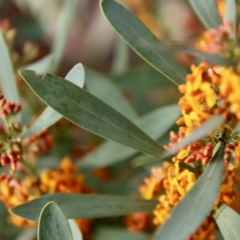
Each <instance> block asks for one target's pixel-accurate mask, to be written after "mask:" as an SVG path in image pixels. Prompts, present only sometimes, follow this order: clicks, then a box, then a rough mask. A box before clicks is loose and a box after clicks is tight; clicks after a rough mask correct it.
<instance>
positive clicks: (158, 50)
mask: <svg viewBox="0 0 240 240" xmlns="http://www.w3.org/2000/svg"><path fill="white" fill-rule="evenodd" d="M101 7H102V11H103V13H104V15H105V16H106V18H107V19H108V21H109V22H110V23H111V24H112V25H113V27H114V28H115V29H116V31H117V32H118V33H119V34H120V36H121V37H122V38H123V39H124V40H125V41H126V42H127V43H128V44H129V46H130V47H131V48H132V49H133V50H134V51H135V52H136V53H137V54H139V56H141V57H142V58H143V59H144V60H145V61H147V62H148V63H149V64H150V65H152V66H153V67H154V68H156V69H157V70H158V71H159V72H160V73H162V74H163V75H164V76H165V77H167V78H168V79H169V80H171V81H172V82H174V83H175V84H180V83H183V82H184V78H185V75H186V72H185V70H184V69H183V68H182V67H181V66H180V65H179V64H178V63H177V62H176V60H175V59H174V58H173V56H172V55H171V54H170V53H169V52H168V51H167V49H166V48H165V47H164V46H163V45H161V44H160V43H159V41H158V39H157V38H156V37H155V36H154V35H153V34H152V33H151V31H150V30H149V29H148V28H147V27H145V26H144V24H143V23H142V22H141V21H139V20H138V19H137V18H136V17H135V16H134V15H133V14H132V13H131V12H129V11H128V10H127V9H125V8H124V7H123V6H122V5H120V4H119V3H117V2H115V1H112V0H102V1H101Z"/></svg>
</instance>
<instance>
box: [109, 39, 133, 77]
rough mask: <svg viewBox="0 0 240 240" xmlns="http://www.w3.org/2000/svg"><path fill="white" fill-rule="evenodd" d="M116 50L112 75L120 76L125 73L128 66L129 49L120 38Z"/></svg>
mask: <svg viewBox="0 0 240 240" xmlns="http://www.w3.org/2000/svg"><path fill="white" fill-rule="evenodd" d="M114 50H115V51H114V58H113V63H112V73H113V74H119V73H122V72H125V71H126V70H127V66H128V59H129V47H128V46H127V44H126V43H125V42H124V41H123V40H122V39H120V38H118V39H117V41H116V45H115V49H114Z"/></svg>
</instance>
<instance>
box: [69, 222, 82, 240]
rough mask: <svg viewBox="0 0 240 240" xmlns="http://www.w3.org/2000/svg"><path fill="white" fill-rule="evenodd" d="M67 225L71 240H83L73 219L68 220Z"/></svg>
mask: <svg viewBox="0 0 240 240" xmlns="http://www.w3.org/2000/svg"><path fill="white" fill-rule="evenodd" d="M68 223H69V226H70V228H71V232H72V235H73V240H82V239H83V236H82V232H81V231H80V229H79V227H78V225H77V224H76V222H75V221H74V220H73V219H69V220H68Z"/></svg>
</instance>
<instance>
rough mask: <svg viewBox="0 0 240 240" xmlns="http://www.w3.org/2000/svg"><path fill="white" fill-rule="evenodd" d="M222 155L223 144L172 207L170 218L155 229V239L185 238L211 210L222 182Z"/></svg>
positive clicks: (179, 239)
mask: <svg viewBox="0 0 240 240" xmlns="http://www.w3.org/2000/svg"><path fill="white" fill-rule="evenodd" d="M223 155H224V146H221V148H220V149H219V150H218V152H217V153H216V154H215V156H214V157H213V159H212V160H211V161H210V163H209V164H208V167H207V168H206V170H205V171H204V173H203V174H202V175H201V176H200V178H199V179H198V181H197V182H196V183H195V185H194V186H193V187H192V188H191V189H190V190H189V192H187V194H186V195H185V196H184V197H183V199H182V200H181V201H180V202H179V203H178V204H177V205H176V207H175V208H174V209H173V211H172V213H171V215H170V218H169V219H168V220H167V221H166V222H165V224H164V225H163V226H161V227H159V228H158V229H157V232H156V238H155V239H157V240H160V239H164V240H172V239H178V240H185V239H188V238H189V237H190V236H191V235H192V234H193V233H194V232H195V231H196V229H197V228H198V227H199V226H200V225H201V223H202V222H203V221H204V219H205V218H206V217H207V215H208V214H209V212H210V211H211V209H212V207H213V204H214V201H215V199H216V197H217V194H218V191H219V189H220V186H221V183H222V178H223V170H224V161H223ZM209 183H211V184H209ZM173 229H174V231H173Z"/></svg>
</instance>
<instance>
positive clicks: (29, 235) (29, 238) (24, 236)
mask: <svg viewBox="0 0 240 240" xmlns="http://www.w3.org/2000/svg"><path fill="white" fill-rule="evenodd" d="M36 236H37V227H35V226H34V227H28V228H25V229H23V230H22V231H21V232H20V234H19V235H18V236H17V238H14V239H15V240H33V239H36Z"/></svg>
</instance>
